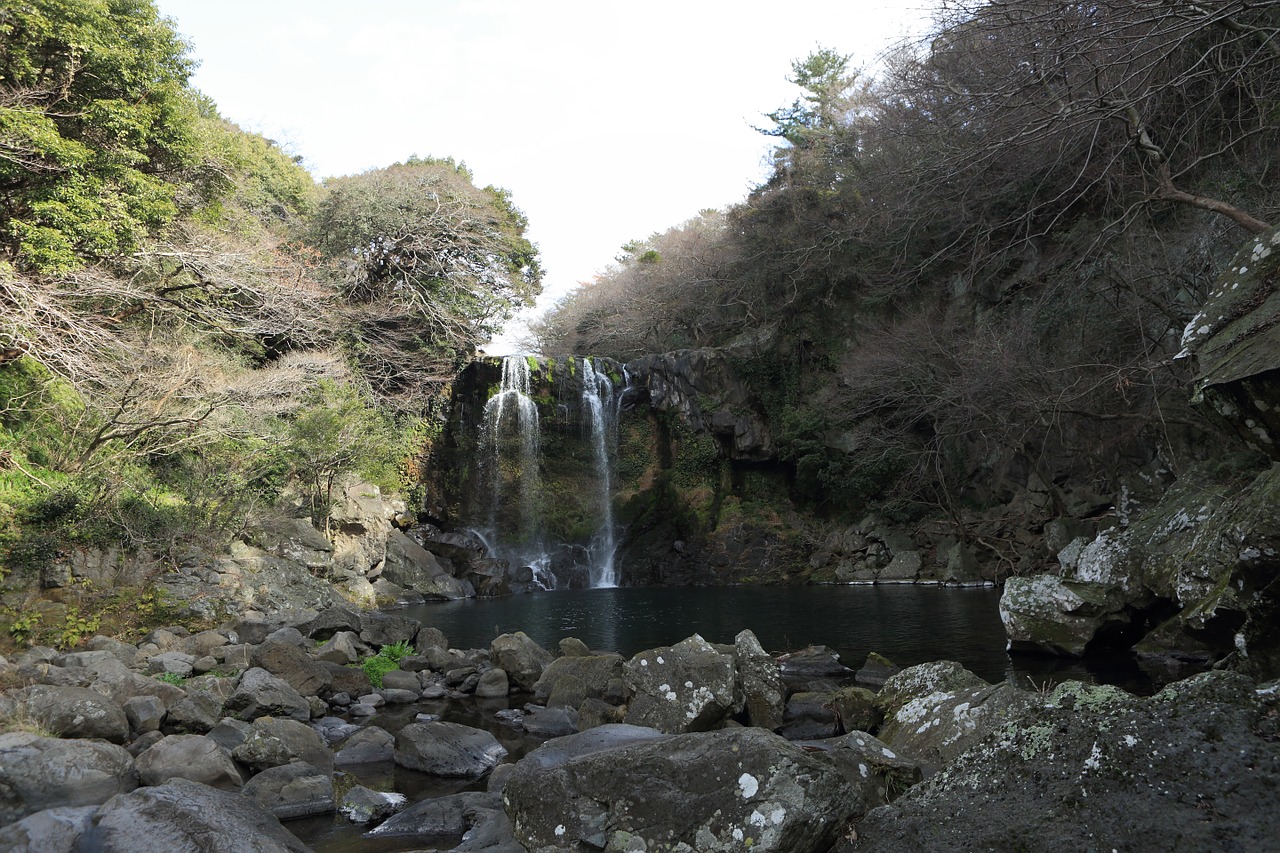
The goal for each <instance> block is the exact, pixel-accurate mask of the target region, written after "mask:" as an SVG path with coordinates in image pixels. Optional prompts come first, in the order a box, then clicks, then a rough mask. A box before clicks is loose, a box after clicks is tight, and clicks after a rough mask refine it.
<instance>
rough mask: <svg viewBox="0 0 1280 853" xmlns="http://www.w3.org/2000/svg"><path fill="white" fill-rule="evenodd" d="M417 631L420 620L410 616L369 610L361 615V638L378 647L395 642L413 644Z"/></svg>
mask: <svg viewBox="0 0 1280 853" xmlns="http://www.w3.org/2000/svg"><path fill="white" fill-rule="evenodd" d="M417 633H418V620H416V619H410V618H409V617H408V616H396V615H394V614H391V613H379V612H377V611H369V612H366V613H365V614H364V615H363V616H362V617H361V623H360V639H361V640H362V641H364V642H365V643H368V644H369V645H371V646H374V647H377V648H381V647H382V646H389V645H392V644H393V643H409V644H412V643H413V638H414V637H415V636H416V635H417Z"/></svg>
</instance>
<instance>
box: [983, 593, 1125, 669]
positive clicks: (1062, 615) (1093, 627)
mask: <svg viewBox="0 0 1280 853" xmlns="http://www.w3.org/2000/svg"><path fill="white" fill-rule="evenodd" d="M1000 620H1001V621H1002V622H1004V630H1005V633H1006V634H1007V635H1008V637H1009V651H1013V652H1048V653H1050V654H1057V655H1065V656H1069V657H1081V656H1083V655H1084V653H1085V650H1086V649H1087V648H1088V646H1089V645H1090V643H1093V642H1094V641H1095V640H1096V639H1097V638H1098V637H1099V636H1100V635H1103V632H1104V631H1105V630H1113V629H1114V628H1115V627H1119V626H1123V625H1127V624H1129V621H1130V617H1129V614H1128V612H1127V611H1126V610H1125V594H1124V592H1123V590H1121V589H1120V588H1119V587H1117V586H1115V585H1113V584H1107V583H1091V582H1089V581H1073V580H1063V579H1062V578H1059V577H1055V576H1054V575H1032V576H1030V577H1023V578H1009V579H1008V580H1007V581H1005V585H1004V592H1003V593H1002V594H1001V596H1000Z"/></svg>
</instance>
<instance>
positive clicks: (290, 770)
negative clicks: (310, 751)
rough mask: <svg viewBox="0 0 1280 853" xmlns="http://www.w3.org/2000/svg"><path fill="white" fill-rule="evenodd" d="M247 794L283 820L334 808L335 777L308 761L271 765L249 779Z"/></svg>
mask: <svg viewBox="0 0 1280 853" xmlns="http://www.w3.org/2000/svg"><path fill="white" fill-rule="evenodd" d="M244 795H245V796H246V797H250V798H252V799H253V800H254V801H256V802H257V803H258V804H259V805H261V806H263V807H264V808H266V809H267V810H268V811H270V812H271V813H272V814H273V815H275V816H276V817H278V818H280V819H281V820H291V819H293V818H299V817H311V816H312V815H319V814H328V813H329V812H331V811H333V810H334V799H333V777H332V776H331V775H330V774H329V773H328V772H325V771H323V770H320V769H318V768H316V767H315V766H313V765H311V764H307V763H306V762H305V761H294V762H291V763H289V764H282V765H280V766H278V767H268V768H267V769H266V770H263V771H262V772H261V773H259V774H258V775H257V776H254V777H253V778H252V779H250V780H249V782H248V784H246V785H245V786H244Z"/></svg>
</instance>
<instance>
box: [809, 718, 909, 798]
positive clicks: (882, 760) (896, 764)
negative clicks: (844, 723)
mask: <svg viewBox="0 0 1280 853" xmlns="http://www.w3.org/2000/svg"><path fill="white" fill-rule="evenodd" d="M804 746H805V747H806V748H807V749H810V750H816V752H815V753H814V754H815V755H816V756H817V757H818V758H821V759H822V760H824V761H829V762H830V763H831V764H832V766H834V767H835V768H836V770H838V771H840V773H841V775H843V776H844V778H845V781H846V782H847V783H848V786H849V788H848V790H849V795H850V797H851V798H852V800H853V804H854V810H853V811H854V818H855V819H860V818H862V817H863V816H864V815H865V814H866V813H867V812H869V811H871V810H872V809H874V808H877V807H879V806H883V805H885V804H887V803H890V802H892V801H893V800H895V799H897V798H898V797H899V796H901V795H902V794H903V793H905V792H906V791H907V789H908V788H910V787H911V786H912V785H915V784H916V783H918V782H919V781H920V780H921V779H922V778H923V775H924V774H923V769H922V768H921V766H920V763H919V762H917V761H915V760H913V759H911V758H908V757H907V756H904V755H899V754H898V753H896V752H894V751H893V750H892V749H890V748H889V746H888V745H887V744H885V743H883V742H882V741H880V740H877V739H876V738H874V737H872V736H871V735H869V734H867V733H866V732H861V731H851V732H849V733H848V734H847V735H844V736H843V737H838V738H831V739H830V740H818V741H810V742H808V743H806V744H805V745H804Z"/></svg>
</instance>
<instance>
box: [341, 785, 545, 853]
mask: <svg viewBox="0 0 1280 853" xmlns="http://www.w3.org/2000/svg"><path fill="white" fill-rule="evenodd" d="M451 836H453V837H456V836H462V837H463V843H462V844H460V845H459V846H457V847H454V848H453V851H454V853H464V851H484V853H507V851H510V852H511V853H519V851H520V850H521V849H523V848H520V847H518V846H516V845H515V839H514V836H513V835H512V830H511V822H510V821H509V820H508V819H507V815H506V812H505V811H503V808H502V797H501V795H499V794H497V793H490V792H483V793H482V792H480V791H464V792H463V793H460V794H453V795H451V796H448V797H438V798H436V799H432V800H423V801H422V802H419V803H414V804H413V805H412V806H410V807H409V808H407V809H405V810H404V811H402V812H400V813H399V814H396V815H395V816H393V817H392V818H390V819H389V820H387V821H386V822H385V823H383V824H382V825H381V826H379V827H378V828H377V829H374V830H372V831H371V832H367V833H365V838H369V839H383V838H422V839H424V840H425V839H436V838H441V837H444V838H448V837H451Z"/></svg>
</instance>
